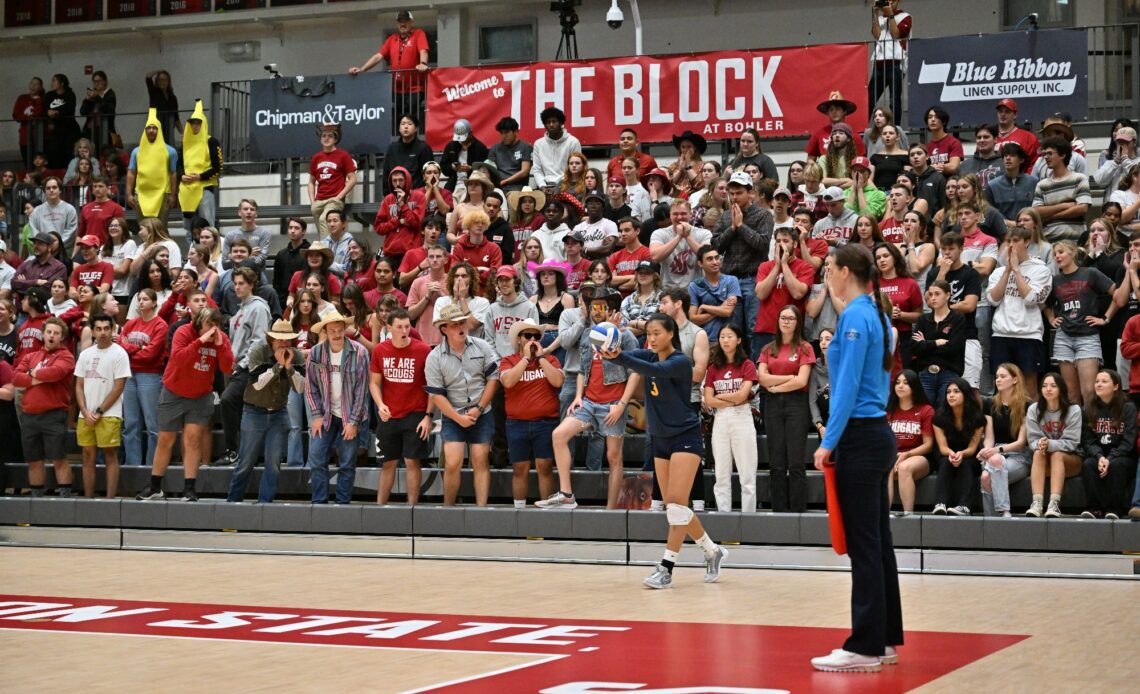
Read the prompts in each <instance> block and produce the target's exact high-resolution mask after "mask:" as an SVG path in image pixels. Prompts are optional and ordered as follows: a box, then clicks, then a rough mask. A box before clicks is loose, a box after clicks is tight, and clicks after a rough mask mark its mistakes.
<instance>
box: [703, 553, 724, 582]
mask: <svg viewBox="0 0 1140 694" xmlns="http://www.w3.org/2000/svg"><path fill="white" fill-rule="evenodd" d="M727 557H728V550H727V549H725V548H724V546H723V545H717V546H716V552H713V553H712V554H710V555H709V556H707V557H705V583H716V582H717V581H719V580H720V565H721V562H723V561H724V560H725V558H727Z"/></svg>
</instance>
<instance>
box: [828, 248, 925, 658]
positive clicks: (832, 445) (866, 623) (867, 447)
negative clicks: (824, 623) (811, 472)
mask: <svg viewBox="0 0 1140 694" xmlns="http://www.w3.org/2000/svg"><path fill="white" fill-rule="evenodd" d="M829 282H830V283H831V292H832V294H833V295H835V296H841V297H843V298H844V299H845V300H846V302H847V307H846V308H845V309H844V310H843V313H842V314H840V316H839V325H838V326H837V327H836V330H835V337H834V338H833V339H832V341H831V345H830V346H829V347H828V350H827V362H828V365H829V367H830V371H831V413H830V418H829V419H828V422H827V431H826V433H825V434H824V437H823V441H821V442H820V446H819V449H818V450H816V452H815V468H816V469H817V470H822V469H823V467H824V465H825V464H827V462H828V459H829V458H830V456H831V452H832V451H833V450H834V451H835V453H836V456H835V458H836V462H835V481H836V487H837V490H838V496H839V506H840V509H841V511H842V514H843V527H844V530H845V532H846V536H847V554H848V556H849V558H850V559H851V636H850V637H848V639H847V641H846V642H845V643H844V644H843V648H837V649H835V650H834V651H832V652H831V654H830V655H826V656H822V657H819V658H812V661H811V664H812V666H813V667H815V668H816V669H817V670H824V671H828V672H878V671H879V670H880V669H882V664H883V663H886V664H889V665H893V664H894V663H897V662H898V654H897V653H896V652H895V647H896V646H899V645H901V644H902V641H903V632H902V606H901V603H900V600H899V578H898V567H897V565H896V564H895V553H894V546H893V543H892V540H891V527H890V514H889V512H890V505H889V504H888V502H887V475H888V473H889V472H890V470H891V467H892V466H893V465H894V462H895V459H896V453H895V451H896V446H897V444H896V441H895V436H894V434H893V433H892V432H891V428H890V426H889V425H888V424H887V395H888V392H889V389H890V378H891V367H892V366H893V361H894V360H893V358H892V345H891V330H890V325H889V324H888V322H887V317H886V315H885V314H884V313H883V312H882V311H881V310H880V309H879V302H878V301H877V299H878V297H879V275H878V270H877V268H876V267H875V262H874V259H873V258H872V257H871V252H870V251H868V250H867V248H866V247H864V246H862V245H860V244H848V245H846V246H842V247H840V248H838V249H837V250H836V251H835V264H834V267H833V269H832V271H831V274H830V276H829Z"/></svg>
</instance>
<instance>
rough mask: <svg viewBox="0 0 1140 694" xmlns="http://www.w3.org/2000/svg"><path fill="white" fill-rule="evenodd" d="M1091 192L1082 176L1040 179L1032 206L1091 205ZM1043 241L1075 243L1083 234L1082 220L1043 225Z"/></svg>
mask: <svg viewBox="0 0 1140 694" xmlns="http://www.w3.org/2000/svg"><path fill="white" fill-rule="evenodd" d="M1092 201H1093V200H1092V191H1091V190H1089V179H1088V177H1087V176H1085V175H1084V174H1079V173H1072V172H1070V173H1069V175H1068V176H1065V177H1064V178H1042V179H1041V180H1040V181H1038V182H1037V188H1036V189H1034V191H1033V206H1034V207H1041V206H1043V205H1060V204H1062V203H1072V204H1077V205H1091V204H1092ZM1043 231H1044V233H1045V239H1046V240H1047V241H1050V242H1053V241H1061V240H1062V239H1070V240H1073V241H1076V240H1077V239H1078V238H1080V236H1081V234H1083V233H1084V232H1085V221H1084V218H1083V217H1081V218H1080V219H1058V220H1054V221H1052V222H1048V223H1047V224H1045V229H1043Z"/></svg>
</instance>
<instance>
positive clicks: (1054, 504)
mask: <svg viewBox="0 0 1140 694" xmlns="http://www.w3.org/2000/svg"><path fill="white" fill-rule="evenodd" d="M1045 517H1046V518H1060V517H1061V502H1060V501H1057V500H1056V499H1050V500H1049V508H1047V509H1045Z"/></svg>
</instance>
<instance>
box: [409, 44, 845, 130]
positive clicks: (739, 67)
mask: <svg viewBox="0 0 1140 694" xmlns="http://www.w3.org/2000/svg"><path fill="white" fill-rule="evenodd" d="M835 90H839V91H840V92H842V93H843V96H844V97H845V98H847V99H850V100H851V101H854V102H855V103H856V104H858V105H859V110H858V112H857V114H858V115H856V116H855V118H854V120H853V121H852V122H862V121H861V117H862V116H863V112H864V109H863V108H862V105H863V104H865V103H866V95H867V47H866V46H865V45H863V44H830V45H824V46H808V47H802V48H777V49H772V50H763V51H760V50H757V51H718V52H716V53H698V54H692V55H675V56H653V57H650V56H640V57H625V58H607V59H605V60H590V61H563V62H548V63H531V64H529V65H514V66H496V67H484V68H466V67H454V68H439V69H435V70H432V71H431V74H430V76H429V79H428V102H427V108H428V117H427V131H426V133H427V142H428V144H430V145H431V146H432V148H433V149H436V150H439V149H442V148H443V146H444V145H445V144H446V143H447V141H448V140H449V139H451V130H452V124H453V123H454V122H455V120H456V119H458V118H466V119H467V120H469V121H471V126H472V128H473V129H474V131H475V134H476V136H477V137H478V138H479V139H480V140H482V141H483V142H484V143H487V144H492V143H494V142H497V141H498V139H499V138H498V134H497V133H496V132H495V123H497V122H498V120H499V119H500V118H502V117H503V116H508V115H509V116H513V117H514V119H515V120H517V121H518V122H519V124H520V126H521V129H520V132H519V135H520V137H522V138H523V139H525V140H527V141H530V142H534V141H535V140H536V139H537V138H539V137H541V136H542V134H543V130H542V123H540V122H539V119H538V115H539V113H541V112H542V110H543V109H544V108H546V107H548V106H557V107H558V108H561V109H562V110H563V111H565V112H566V129H567V130H569V131H570V132H571V133H572V134H573V135H574V136H575V137H577V138H578V139H579V140H581V142H582V143H583V144H614V143H616V142H617V141H618V134H619V133H620V132H621V130H622V128H633V129H634V130H636V131H637V133H638V137H639V139H641V140H642V141H643V142H666V141H669V140H670V139H672V137H673V135H675V134H679V133H681V132H683V131H685V130H692V131H693V132H697V133H701V134H703V135H704V137H705V138H706V139H709V140H717V139H725V138H733V137H738V136H739V135H740V132H741V131H743V130H744V129H745V128H749V127H752V128H756V130H758V131H759V132H760V135H761V137H798V136H803V135H806V134H808V133H810V132H812V131H814V130H815V129H817V128H819V127H820V126H821V125H823V124H824V122H825V119H824V117H823V116H821V115H820V114H819V112H818V111H816V108H815V107H816V105H817V104H818V103H819V102H821V101H823V100H824V99H826V98H827V95H828V93H829V92H832V91H835Z"/></svg>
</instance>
